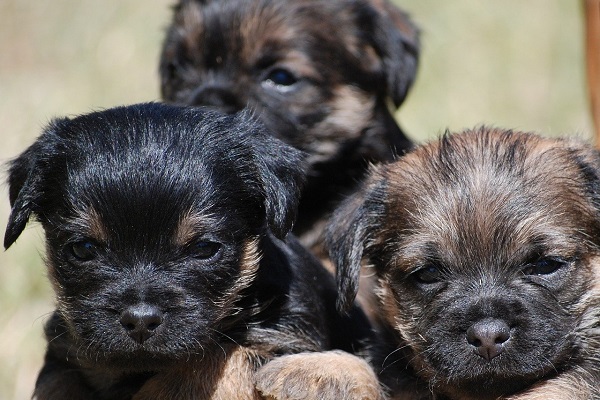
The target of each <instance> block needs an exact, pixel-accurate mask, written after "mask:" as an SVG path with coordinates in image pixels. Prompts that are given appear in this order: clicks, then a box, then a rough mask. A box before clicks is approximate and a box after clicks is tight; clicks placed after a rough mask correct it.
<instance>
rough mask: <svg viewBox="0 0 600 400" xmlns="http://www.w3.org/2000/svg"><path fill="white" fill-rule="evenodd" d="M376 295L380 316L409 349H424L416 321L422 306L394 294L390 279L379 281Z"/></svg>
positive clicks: (419, 350)
mask: <svg viewBox="0 0 600 400" xmlns="http://www.w3.org/2000/svg"><path fill="white" fill-rule="evenodd" d="M377 295H378V297H379V299H380V301H381V304H382V308H381V309H382V314H383V315H382V317H383V318H384V319H385V321H387V323H388V324H389V325H390V326H392V327H393V328H394V329H395V330H396V332H397V333H398V334H399V335H400V337H401V338H402V340H403V341H404V342H405V343H406V344H408V345H409V346H410V348H411V349H413V350H415V351H416V352H418V353H420V352H421V351H422V350H423V349H424V345H425V343H424V342H423V339H422V337H421V335H419V326H418V324H417V321H419V319H420V318H419V316H420V315H421V310H422V309H423V306H420V307H419V306H418V305H417V304H414V302H412V301H410V300H408V299H404V298H399V297H398V296H396V295H394V290H393V289H392V287H391V284H390V281H388V280H385V279H382V280H381V281H380V287H379V289H378V291H377Z"/></svg>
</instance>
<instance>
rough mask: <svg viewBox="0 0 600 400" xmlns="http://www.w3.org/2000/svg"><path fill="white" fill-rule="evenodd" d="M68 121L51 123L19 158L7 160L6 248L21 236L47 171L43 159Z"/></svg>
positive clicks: (51, 149) (50, 154)
mask: <svg viewBox="0 0 600 400" xmlns="http://www.w3.org/2000/svg"><path fill="white" fill-rule="evenodd" d="M66 121H68V120H66V119H63V120H56V121H54V122H52V123H51V124H50V125H49V126H48V127H47V128H46V130H45V131H44V132H43V133H42V135H41V136H40V137H39V138H38V139H37V140H36V142H35V143H34V144H32V145H31V146H30V147H29V148H28V149H27V150H25V151H24V152H23V153H21V155H20V156H19V157H17V158H16V159H14V160H13V161H11V162H10V163H9V170H8V187H9V199H10V204H11V212H10V216H9V218H8V224H7V226H6V232H5V234H4V248H5V249H8V248H9V247H10V246H11V245H12V244H13V243H14V242H15V241H16V240H17V238H18V237H19V236H20V235H21V233H22V232H23V230H24V229H25V226H26V225H27V222H28V221H29V219H30V217H31V214H32V213H35V212H37V206H38V205H39V204H40V202H41V201H40V200H41V197H42V194H43V190H42V183H43V180H44V173H45V172H46V170H47V163H46V160H47V159H48V157H51V156H52V154H53V153H54V150H53V149H54V143H55V140H54V139H53V138H54V137H55V134H54V132H55V130H56V129H58V128H59V125H60V124H62V123H64V122H66Z"/></svg>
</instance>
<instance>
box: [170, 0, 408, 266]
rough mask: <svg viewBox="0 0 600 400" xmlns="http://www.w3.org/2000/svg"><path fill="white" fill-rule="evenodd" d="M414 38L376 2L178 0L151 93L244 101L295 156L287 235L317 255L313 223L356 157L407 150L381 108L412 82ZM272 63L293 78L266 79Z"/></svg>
mask: <svg viewBox="0 0 600 400" xmlns="http://www.w3.org/2000/svg"><path fill="white" fill-rule="evenodd" d="M332 27H335V29H332ZM418 36H419V35H418V30H417V29H416V27H415V26H414V25H413V23H412V22H411V20H410V19H409V18H408V16H407V15H406V14H405V13H404V12H402V11H401V10H400V9H398V8H397V7H395V6H394V5H393V4H392V3H390V2H389V1H387V0H358V1H354V0H335V1H333V0H250V1H249V0H230V1H214V0H208V1H206V0H202V1H200V0H180V1H179V3H178V4H177V6H176V7H175V12H174V16H173V22H172V25H171V26H170V28H169V30H168V33H167V37H166V39H165V42H164V47H163V52H162V56H161V65H160V72H161V79H162V84H161V91H162V96H163V98H164V100H166V101H168V102H172V103H178V104H185V105H192V106H212V107H217V108H220V109H222V110H226V111H227V112H234V111H238V110H239V109H241V108H242V107H248V108H250V109H252V110H254V111H255V112H256V115H257V116H258V117H259V118H261V119H262V121H263V122H264V123H265V124H266V125H267V126H268V127H269V128H271V130H272V131H273V134H274V135H276V136H277V137H279V138H281V139H283V140H284V141H286V142H287V143H289V144H291V145H293V146H295V147H297V148H299V149H301V150H304V151H305V152H307V153H308V162H309V165H310V171H309V173H308V182H307V185H306V187H305V189H304V192H303V194H302V199H301V203H300V210H299V218H298V221H297V223H296V225H295V228H294V232H295V233H296V234H298V235H299V236H300V239H301V241H302V243H303V244H304V245H306V246H307V247H309V248H311V249H312V250H313V252H314V253H315V254H317V255H319V256H320V257H321V258H323V259H325V258H327V255H326V252H325V251H324V250H323V248H322V245H321V244H322V242H323V236H322V233H323V228H324V222H325V221H326V219H327V217H328V215H329V214H330V212H331V211H332V210H333V208H334V207H335V206H336V205H337V204H338V203H339V202H340V201H341V199H342V198H343V195H344V194H347V193H350V192H352V190H354V188H355V186H356V183H357V182H358V181H359V180H360V178H361V177H362V176H363V174H364V172H365V171H366V169H367V161H373V162H378V161H388V160H391V159H392V158H393V156H394V154H395V153H402V152H404V151H405V150H406V149H408V148H409V147H411V143H410V140H409V139H408V138H407V137H406V136H405V135H404V133H403V132H402V131H401V129H400V128H399V127H398V125H397V123H396V122H395V120H394V118H393V115H392V113H393V111H394V109H395V108H398V107H399V106H400V105H401V104H402V102H403V101H404V98H405V96H406V94H407V93H408V90H409V88H410V86H411V84H412V82H413V80H414V78H415V75H416V68H417V62H418V55H419V39H418ZM276 71H285V72H287V73H289V76H290V77H293V82H290V84H285V82H284V84H278V83H277V79H275V80H273V79H272V73H273V72H276Z"/></svg>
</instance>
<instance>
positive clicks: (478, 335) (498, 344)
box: [467, 318, 510, 361]
mask: <svg viewBox="0 0 600 400" xmlns="http://www.w3.org/2000/svg"><path fill="white" fill-rule="evenodd" d="M508 339H510V327H509V326H508V325H507V324H506V322H504V321H502V320H500V319H493V318H486V319H483V320H481V321H478V322H476V323H474V324H473V325H471V327H470V328H469V329H467V341H468V342H469V344H470V345H471V346H473V347H474V348H475V349H474V350H475V353H476V354H478V355H480V356H481V357H483V358H485V359H486V360H488V361H490V360H491V359H492V358H494V357H496V356H498V355H499V354H500V353H502V352H503V351H504V343H506V342H507V341H508Z"/></svg>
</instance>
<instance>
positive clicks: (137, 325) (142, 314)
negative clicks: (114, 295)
mask: <svg viewBox="0 0 600 400" xmlns="http://www.w3.org/2000/svg"><path fill="white" fill-rule="evenodd" d="M119 321H120V323H121V325H122V326H123V328H125V330H126V331H127V334H128V335H129V336H130V337H131V338H132V339H133V340H135V341H136V342H138V343H140V344H141V343H144V342H145V341H146V340H148V339H149V338H150V337H152V336H153V335H154V331H155V330H156V329H157V328H158V327H159V326H160V325H161V324H162V322H163V313H162V312H161V311H160V310H159V309H158V308H157V307H155V306H152V305H149V304H145V303H140V304H136V305H133V306H131V307H129V308H127V309H126V310H125V311H123V312H122V313H121V318H120V320H119Z"/></svg>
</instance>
